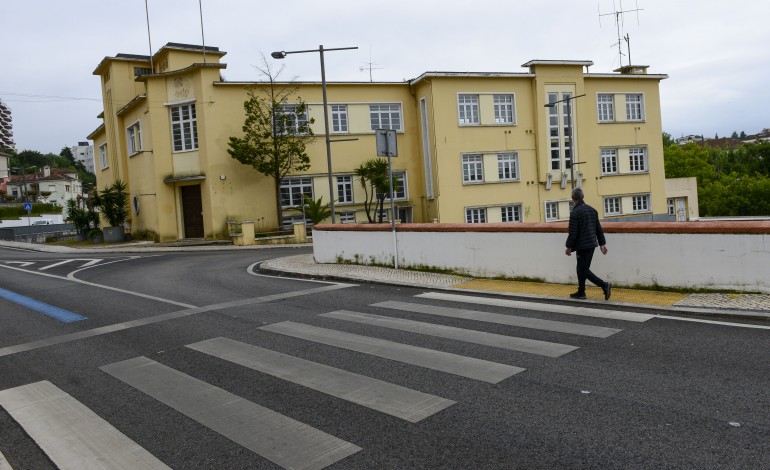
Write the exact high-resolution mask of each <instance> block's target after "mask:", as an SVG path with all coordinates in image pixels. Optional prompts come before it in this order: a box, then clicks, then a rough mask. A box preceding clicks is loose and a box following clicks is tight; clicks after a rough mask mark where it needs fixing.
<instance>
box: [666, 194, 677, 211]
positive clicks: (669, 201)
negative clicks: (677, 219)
mask: <svg viewBox="0 0 770 470" xmlns="http://www.w3.org/2000/svg"><path fill="white" fill-rule="evenodd" d="M666 203H667V204H668V215H674V214H675V212H674V198H672V197H670V198H668V199H666Z"/></svg>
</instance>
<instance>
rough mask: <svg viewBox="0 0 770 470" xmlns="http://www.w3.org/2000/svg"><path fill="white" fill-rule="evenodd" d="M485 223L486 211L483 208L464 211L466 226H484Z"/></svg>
mask: <svg viewBox="0 0 770 470" xmlns="http://www.w3.org/2000/svg"><path fill="white" fill-rule="evenodd" d="M486 222H487V210H486V209H485V208H483V207H482V208H478V209H465V223H466V224H484V223H486Z"/></svg>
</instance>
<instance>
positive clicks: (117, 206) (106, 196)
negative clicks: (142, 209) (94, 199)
mask: <svg viewBox="0 0 770 470" xmlns="http://www.w3.org/2000/svg"><path fill="white" fill-rule="evenodd" d="M98 199H99V210H100V211H101V212H102V215H103V216H104V218H105V219H107V222H108V223H109V224H110V227H121V226H122V225H123V223H124V222H125V221H126V220H128V185H126V183H124V182H123V181H121V180H115V182H114V183H112V185H111V186H105V188H104V189H103V190H101V191H99V198H98Z"/></svg>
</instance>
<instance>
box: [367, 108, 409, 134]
mask: <svg viewBox="0 0 770 470" xmlns="http://www.w3.org/2000/svg"><path fill="white" fill-rule="evenodd" d="M369 122H370V124H371V129H372V131H376V130H377V129H392V130H394V131H401V130H403V127H402V126H403V119H402V115H401V105H400V104H395V103H382V104H370V105H369Z"/></svg>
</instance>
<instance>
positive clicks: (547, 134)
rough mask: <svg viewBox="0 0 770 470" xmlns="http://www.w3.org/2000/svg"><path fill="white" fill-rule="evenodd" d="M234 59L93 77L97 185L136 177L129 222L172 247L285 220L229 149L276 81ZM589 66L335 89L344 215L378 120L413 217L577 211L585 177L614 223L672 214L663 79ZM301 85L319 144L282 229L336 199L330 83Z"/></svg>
mask: <svg viewBox="0 0 770 470" xmlns="http://www.w3.org/2000/svg"><path fill="white" fill-rule="evenodd" d="M224 55H225V53H224V52H221V51H219V49H218V48H215V47H206V50H205V53H204V50H203V48H202V47H200V46H191V45H184V44H175V43H169V44H167V45H166V46H164V47H163V48H161V49H160V51H158V52H157V53H156V54H154V55H153V56H152V58H150V57H148V56H138V55H129V54H118V55H117V56H115V57H106V58H104V60H103V61H102V62H101V63H100V64H99V66H98V67H97V68H96V70H95V71H94V74H95V75H99V76H100V77H101V82H102V96H103V100H104V113H103V114H102V115H101V117H103V119H104V124H103V125H102V126H100V127H99V128H97V129H96V130H95V131H94V132H93V133H91V135H90V136H89V139H91V140H93V141H94V148H95V149H96V150H95V152H94V153H95V159H96V173H97V186H98V187H99V188H102V187H104V186H106V185H108V184H110V183H111V182H112V181H113V180H114V179H118V178H119V179H122V180H124V181H126V182H127V184H128V187H129V192H130V197H131V200H132V210H131V230H132V232H134V233H138V232H143V231H148V232H153V233H155V234H157V235H158V236H159V238H160V239H161V240H164V241H165V240H177V239H180V238H200V237H207V238H217V237H224V236H226V233H227V229H226V221H227V220H228V219H229V218H235V219H247V220H253V221H255V225H256V228H257V230H258V231H267V230H274V229H275V227H276V226H278V225H279V221H278V220H277V214H276V209H275V198H276V188H275V186H274V183H273V181H272V179H271V178H269V177H265V176H263V175H261V174H259V173H257V172H256V171H255V170H254V169H252V168H251V167H247V166H244V165H242V164H241V163H239V162H238V161H236V160H234V159H233V158H231V157H230V156H229V154H228V153H227V149H228V141H229V137H230V136H241V134H242V131H241V127H242V126H243V121H244V117H245V115H244V111H243V102H244V101H245V100H246V99H247V89H248V87H257V88H260V87H265V86H266V85H265V83H262V82H230V81H224V80H222V79H221V76H220V71H221V69H223V68H225V67H226V66H225V64H222V63H220V59H221V58H222V56H224ZM590 65H592V63H591V62H589V61H544V60H538V61H531V62H528V63H526V64H524V67H526V68H527V69H528V71H527V72H524V73H446V72H426V73H424V74H422V75H420V76H419V77H417V78H415V79H413V80H410V81H405V82H397V83H393V82H391V83H370V82H362V83H341V82H331V83H328V84H327V88H328V106H329V109H328V112H329V121H330V124H329V127H330V129H329V131H330V134H331V136H332V139H333V140H334V139H353V138H355V139H357V140H352V141H346V142H340V143H333V144H332V154H333V165H332V166H333V179H332V184H331V185H332V187H333V188H334V192H335V194H334V201H335V212H336V219H337V221H339V222H342V223H348V222H364V221H366V215H365V213H364V212H363V202H364V192H363V188H362V187H361V185H360V182H359V181H358V180H357V178H355V176H354V171H355V169H356V168H357V167H358V166H359V165H360V164H361V163H363V162H364V161H365V160H368V159H370V158H374V157H375V156H376V145H375V132H374V129H377V128H391V129H395V130H396V131H397V137H398V151H399V154H398V157H395V158H394V159H393V170H394V174H395V175H396V177H397V178H398V179H399V181H400V182H401V184H400V188H399V191H398V193H397V194H396V197H395V203H396V207H397V209H396V210H397V214H396V216H397V217H398V219H400V220H402V221H404V222H445V223H462V222H472V223H479V222H522V221H527V222H543V221H545V222H547V221H555V220H566V219H568V218H569V204H570V197H569V196H570V190H571V187H572V185H573V178H574V184H575V185H579V186H581V187H582V188H583V189H584V191H585V193H586V200H587V202H588V203H589V204H591V205H593V206H594V207H596V208H597V210H598V211H599V214H600V216H601V217H602V218H603V219H617V220H648V221H649V220H671V219H672V217H671V216H669V215H668V207H667V201H666V195H665V185H664V168H663V147H662V138H661V136H662V127H661V118H660V95H659V83H660V80H662V79H665V78H666V76H665V75H652V74H647V67H644V66H633V67H632V66H628V67H624V68H622V69H619V70H617V71H615V73H588V72H587V70H588V67H589V66H590ZM283 85H286V84H283ZM293 85H295V86H298V87H299V92H298V96H301V97H302V100H303V101H305V102H306V103H307V113H306V115H303V116H299V118H301V119H314V124H313V125H312V126H311V127H312V129H313V132H314V134H316V136H318V137H319V138H318V139H316V140H315V142H313V143H312V144H310V145H309V146H308V154H309V155H310V157H311V167H310V168H309V169H308V170H307V171H305V172H303V173H301V174H296V175H291V176H290V177H287V178H285V179H284V180H283V182H282V184H281V188H280V194H281V199H282V207H283V208H285V209H286V210H285V211H284V220H283V221H282V224H284V225H285V224H288V223H290V222H292V221H295V220H302V214H301V212H298V211H295V210H292V209H291V208H293V207H296V206H298V205H299V204H300V202H301V199H300V198H301V195H302V194H309V195H312V197H313V198H314V199H318V198H320V197H322V198H323V201H325V202H328V201H329V200H330V194H329V187H330V183H329V177H328V168H327V158H326V147H325V139H324V138H323V136H324V124H323V123H324V119H323V105H322V103H323V99H322V93H321V86H320V83H317V82H298V83H296V82H295V83H294V84H293ZM554 103H555V104H554ZM549 104H552V105H551V106H550V107H549V106H547V105H549ZM569 118H571V121H572V123H574V124H573V125H570V122H569V121H570V119H569ZM570 134H571V135H572V142H571V141H570V139H571V138H570ZM573 155H574V158H572V156H573ZM573 161H574V163H575V164H574V165H572V162H573ZM387 206H388V205H386V209H388V216H390V214H389V207H387Z"/></svg>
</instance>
